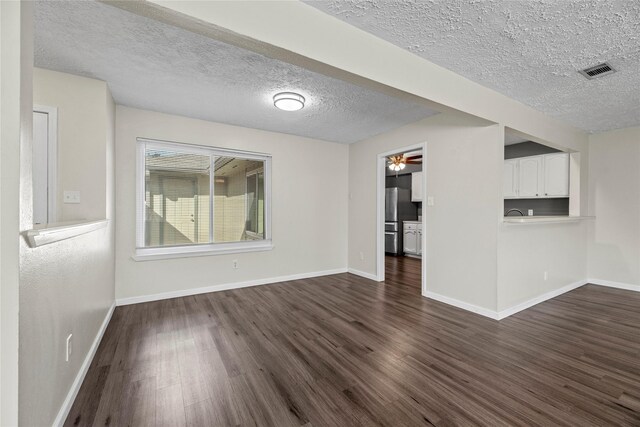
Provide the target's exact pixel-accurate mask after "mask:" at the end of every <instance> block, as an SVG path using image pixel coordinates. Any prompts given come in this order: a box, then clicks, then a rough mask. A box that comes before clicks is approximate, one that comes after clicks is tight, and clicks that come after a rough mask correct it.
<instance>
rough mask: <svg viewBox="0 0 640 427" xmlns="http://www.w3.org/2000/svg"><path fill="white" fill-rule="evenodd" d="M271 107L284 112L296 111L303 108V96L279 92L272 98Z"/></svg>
mask: <svg viewBox="0 0 640 427" xmlns="http://www.w3.org/2000/svg"><path fill="white" fill-rule="evenodd" d="M273 105H275V106H276V108H279V109H281V110H284V111H298V110H302V108H304V96H302V95H300V94H297V93H294V92H280V93H276V94H275V95H274V96H273Z"/></svg>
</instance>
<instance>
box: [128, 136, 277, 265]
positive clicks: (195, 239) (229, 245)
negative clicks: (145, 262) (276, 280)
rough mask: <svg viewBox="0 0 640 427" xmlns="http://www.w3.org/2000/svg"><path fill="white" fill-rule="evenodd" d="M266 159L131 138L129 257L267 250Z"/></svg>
mask: <svg viewBox="0 0 640 427" xmlns="http://www.w3.org/2000/svg"><path fill="white" fill-rule="evenodd" d="M270 164H271V157H270V156H268V155H265V154H257V153H248V152H242V151H234V150H227V149H219V148H211V147H205V146H195V145H189V144H179V143H172V142H163V141H154V140H148V139H142V138H139V139H138V165H137V169H138V170H137V173H138V189H137V190H138V191H137V193H138V197H137V198H138V201H137V203H138V206H137V211H138V220H137V245H136V246H137V249H136V257H140V258H147V257H167V256H188V255H198V254H200V255H203V254H211V253H229V252H244V251H254V250H268V249H271V236H270V233H269V197H268V195H269V170H270Z"/></svg>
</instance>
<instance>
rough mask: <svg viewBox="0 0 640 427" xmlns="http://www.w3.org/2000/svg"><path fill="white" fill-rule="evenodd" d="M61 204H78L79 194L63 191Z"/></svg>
mask: <svg viewBox="0 0 640 427" xmlns="http://www.w3.org/2000/svg"><path fill="white" fill-rule="evenodd" d="M63 202H64V203H71V204H78V203H80V192H79V191H69V190H65V191H64V193H63Z"/></svg>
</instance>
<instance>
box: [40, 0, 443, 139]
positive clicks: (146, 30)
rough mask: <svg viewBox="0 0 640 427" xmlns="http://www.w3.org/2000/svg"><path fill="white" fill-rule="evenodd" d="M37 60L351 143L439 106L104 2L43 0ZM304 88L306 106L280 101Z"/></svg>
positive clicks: (146, 99)
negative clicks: (290, 108) (284, 107)
mask: <svg viewBox="0 0 640 427" xmlns="http://www.w3.org/2000/svg"><path fill="white" fill-rule="evenodd" d="M35 30H36V31H35V33H36V34H35V64H36V66H38V67H42V68H48V69H52V70H56V71H62V72H67V73H72V74H78V75H82V76H87V77H93V78H97V79H100V80H104V81H106V82H108V84H109V87H110V89H111V92H112V94H113V97H114V99H115V101H116V103H117V104H121V105H127V106H131V107H137V108H143V109H149V110H154V111H160V112H165V113H170V114H178V115H183V116H188V117H194V118H199V119H204V120H211V121H216V122H222V123H229V124H234V125H239V126H245V127H251V128H257V129H264V130H270V131H275V132H283V133H290V134H295V135H301V136H306V137H311V138H318V139H322V140H326V141H335V142H342V143H351V142H355V141H359V140H362V139H365V138H368V137H370V136H373V135H376V134H379V133H382V132H385V131H387V130H391V129H394V128H397V127H400V126H402V125H405V124H407V123H410V122H414V121H417V120H420V119H422V118H424V117H427V116H429V115H432V114H435V112H434V111H432V110H429V109H427V108H425V107H424V106H421V105H417V104H413V103H410V102H406V101H403V100H399V99H396V98H393V97H390V96H387V95H383V94H380V93H378V92H374V91H371V90H368V89H364V88H362V87H359V86H356V85H353V84H349V83H346V82H343V81H341V80H336V79H333V78H329V77H326V76H324V75H321V74H317V73H314V72H311V71H308V70H306V69H303V68H300V67H297V66H294V65H291V64H287V63H284V62H281V61H278V60H274V59H270V58H267V57H265V56H262V55H259V54H256V53H253V52H249V51H247V50H244V49H240V48H237V47H235V46H231V45H228V44H225V43H222V42H219V41H216V40H212V39H210V38H207V37H204V36H201V35H198V34H194V33H191V32H188V31H185V30H183V29H179V28H176V27H172V26H170V25H166V24H163V23H160V22H157V21H154V20H151V19H148V18H145V17H141V16H138V15H134V14H131V13H129V12H126V11H123V10H121V9H118V8H114V7H112V6H109V5H106V4H103V3H96V2H57V1H52V2H37V3H36V5H35ZM281 91H295V92H298V93H301V94H302V95H304V96H305V98H306V99H307V104H306V107H305V108H304V109H303V110H301V111H298V112H284V111H280V110H278V109H276V108H275V107H273V103H272V96H273V95H274V94H275V93H277V92H281Z"/></svg>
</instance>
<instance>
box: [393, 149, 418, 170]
mask: <svg viewBox="0 0 640 427" xmlns="http://www.w3.org/2000/svg"><path fill="white" fill-rule="evenodd" d="M407 154H409V155H407ZM388 162H389V169H391V170H392V171H395V172H398V171H401V170H402V169H404V168H405V167H406V166H407V165H412V164H422V154H413V153H405V154H398V155H395V156H389V158H388Z"/></svg>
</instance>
